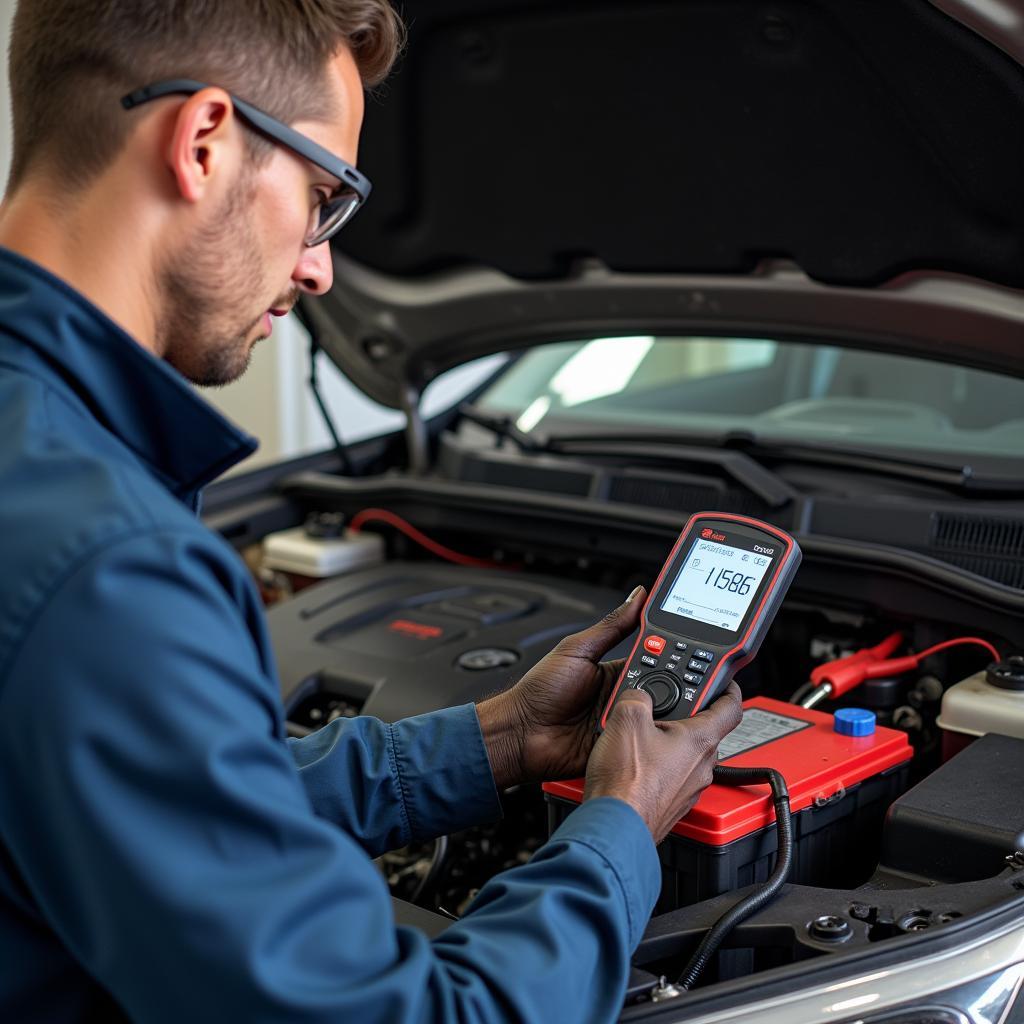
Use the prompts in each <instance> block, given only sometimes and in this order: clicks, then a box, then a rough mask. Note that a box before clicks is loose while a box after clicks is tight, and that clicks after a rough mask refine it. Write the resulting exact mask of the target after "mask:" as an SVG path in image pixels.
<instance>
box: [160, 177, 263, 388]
mask: <svg viewBox="0 0 1024 1024" xmlns="http://www.w3.org/2000/svg"><path fill="white" fill-rule="evenodd" d="M253 193H254V188H253V186H252V185H251V184H248V183H246V182H245V181H242V182H241V183H240V184H239V185H238V187H237V188H235V189H233V190H232V193H231V195H230V196H229V197H228V199H227V201H226V202H225V203H224V206H223V208H222V209H221V210H219V211H218V212H217V214H216V215H215V216H214V217H213V218H212V220H211V222H210V224H208V225H206V226H205V227H203V228H202V229H201V230H200V231H199V232H198V233H197V234H196V236H195V237H194V238H192V239H190V240H189V242H188V244H187V245H186V246H185V247H184V248H183V249H182V250H181V251H179V252H177V253H175V254H174V255H173V256H171V257H169V258H168V259H167V260H166V261H165V263H164V265H163V266H162V267H161V269H160V271H159V276H158V287H159V290H160V295H161V296H162V313H161V316H160V318H159V320H158V323H157V343H158V344H159V345H160V349H159V351H160V352H162V354H163V358H164V359H165V360H166V361H167V362H168V363H170V364H171V366H173V367H174V368H175V369H176V370H177V371H178V372H179V373H181V374H182V375H183V376H184V377H186V378H187V379H188V380H190V381H191V382H192V383H193V384H196V385H198V386H200V387H223V386H224V385H225V384H230V383H231V382H232V381H234V380H237V379H238V378H239V377H241V376H242V374H243V373H245V371H246V369H247V368H248V366H249V360H250V358H251V356H252V348H253V343H252V342H251V340H250V339H251V338H252V333H253V330H254V329H255V327H256V326H257V324H258V323H259V322H260V320H261V319H262V317H263V312H264V311H263V310H261V311H260V312H259V313H258V314H257V315H256V316H255V317H253V316H251V315H250V314H249V313H242V312H240V310H241V309H242V308H243V307H244V306H245V305H248V302H246V300H247V299H248V300H249V302H252V301H254V300H255V299H256V297H258V296H260V295H264V294H265V293H266V289H265V287H264V281H263V273H262V269H261V266H260V258H259V248H258V246H257V243H256V237H255V232H254V231H253V229H252V227H251V224H250V221H249V218H250V216H251V210H252V200H253Z"/></svg>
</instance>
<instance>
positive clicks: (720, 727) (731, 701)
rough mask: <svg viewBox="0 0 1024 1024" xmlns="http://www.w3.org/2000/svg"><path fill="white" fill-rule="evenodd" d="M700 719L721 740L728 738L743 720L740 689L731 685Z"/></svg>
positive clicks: (733, 684)
mask: <svg viewBox="0 0 1024 1024" xmlns="http://www.w3.org/2000/svg"><path fill="white" fill-rule="evenodd" d="M700 718H702V719H703V720H704V721H705V722H706V723H707V725H708V726H709V727H710V728H713V729H714V730H715V733H716V734H717V735H718V736H719V738H720V739H721V738H722V737H725V736H727V735H728V734H729V733H731V732H732V731H733V729H735V728H736V726H737V725H739V724H740V721H741V720H742V718H743V695H742V694H741V693H740V688H739V687H738V686H737V685H736V684H735V683H730V684H729V686H728V688H727V689H726V691H725V692H724V693H723V694H722V695H721V696H720V697H718V698H716V699H715V700H714V701H712V703H711V704H710V705H708V707H707V708H706V709H705V710H704V711H702V712H701V713H700Z"/></svg>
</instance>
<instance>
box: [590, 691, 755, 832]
mask: <svg viewBox="0 0 1024 1024" xmlns="http://www.w3.org/2000/svg"><path fill="white" fill-rule="evenodd" d="M742 717H743V705H742V703H741V700H740V688H739V687H738V686H737V685H736V684H735V683H731V684H730V685H729V689H727V690H726V691H725V693H723V694H722V696H721V697H719V698H718V700H716V701H715V702H714V703H713V704H712V705H711V706H710V707H709V708H707V710H706V711H701V712H699V713H698V714H697V715H695V716H694V717H693V718H687V719H684V720H683V721H680V722H656V721H655V720H654V718H653V716H652V714H651V698H650V696H649V695H648V694H647V693H645V692H644V691H643V690H627V691H626V692H625V693H624V694H623V695H622V696H621V697H620V698H619V699H618V701H617V702H616V704H615V707H614V708H613V709H612V713H611V714H610V715H609V716H608V722H607V724H606V725H605V731H604V732H603V733H602V734H601V737H600V738H599V739H598V741H597V744H596V745H595V746H594V753H593V755H592V756H591V758H590V764H589V766H588V768H587V781H586V786H585V787H584V790H583V799H584V800H589V799H590V798H591V797H598V796H614V797H617V798H618V799H619V800H625V801H626V803H627V804H629V805H630V806H631V807H632V808H633V809H634V810H636V812H637V813H638V814H639V815H640V817H641V818H643V819H644V821H645V822H646V823H647V827H648V828H649V829H650V830H651V835H652V836H654V841H655V842H656V843H660V842H661V840H662V839H664V838H665V836H666V835H668V833H669V831H670V830H671V828H672V826H673V825H675V823H676V822H677V821H678V820H679V819H680V818H681V817H682V816H683V815H684V814H686V813H687V812H688V811H689V810H690V808H691V807H693V805H694V804H695V803H696V802H697V798H698V797H699V796H700V795H701V793H702V792H703V791H704V790H705V789H706V788H707V787H708V786H709V785H710V784H711V772H712V770H713V769H714V767H715V761H716V757H717V753H718V745H719V743H721V742H722V740H723V739H724V738H725V736H727V735H728V734H729V733H730V732H732V730H733V729H735V728H736V726H737V725H739V724H740V719H741V718H742Z"/></svg>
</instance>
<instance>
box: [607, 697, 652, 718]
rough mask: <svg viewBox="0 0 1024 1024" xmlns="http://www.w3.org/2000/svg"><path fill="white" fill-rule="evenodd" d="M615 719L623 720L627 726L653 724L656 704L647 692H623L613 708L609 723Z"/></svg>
mask: <svg viewBox="0 0 1024 1024" xmlns="http://www.w3.org/2000/svg"><path fill="white" fill-rule="evenodd" d="M615 718H618V719H621V720H622V722H623V723H625V724H626V725H632V724H633V723H635V722H637V721H640V722H653V721H654V702H653V701H652V700H651V695H650V694H649V693H648V692H647V691H646V690H633V689H629V690H623V691H622V694H621V696H620V697H619V699H618V700H617V701H616V702H615V706H614V707H613V708H612V713H611V715H609V722H611V720H612V719H615Z"/></svg>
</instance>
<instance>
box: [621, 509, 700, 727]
mask: <svg viewBox="0 0 1024 1024" xmlns="http://www.w3.org/2000/svg"><path fill="white" fill-rule="evenodd" d="M701 518H704V519H710V518H711V516H710V515H708V513H706V512H705V513H698V514H696V515H692V516H690V518H689V519H687V521H686V525H685V526H684V527H683V528H682V530H681V531H680V533H679V536H678V537H677V538H676V542H675V544H674V545H673V546H672V551H671V552H670V553H669V556H668V558H666V559H665V562H664V564H663V565H662V567H661V572H659V573H658V578H657V579H656V580H655V581H654V586H653V587H652V588H651V589H650V590H649V591H648V593H647V600H646V601H644V607H643V611H641V613H640V622H641V626H642V628H641V630H640V632H639V633H638V634H637V638H636V642H635V643H634V644H633V649H632V650H631V651H630V652H629V657H628V658H626V663H625V664H624V665H623V666H622V674H621V675H620V676H619V681H618V682H617V683H616V684H615V689H614V690H612V695H611V696H610V697H609V698H608V703H607V705H606V706H605V709H604V714H603V715H602V716H601V728H602V729H603V728H604V727H605V723H606V722H607V721H608V713H609V712H610V711H611V709H612V704H614V703H615V698H616V697H617V696H618V695H619V690H620V689H622V684H623V682H625V679H626V671H627V669H628V668H629V666H630V664H631V663H632V661H633V655H634V654H636V651H637V648H638V647H639V646H640V644H642V643H643V641H644V639H645V638H646V636H647V627H646V626H645V625H644V624H643V621H644V620H643V616H644V614H645V613H646V611H647V606H648V605H649V604H650V603H651V598H652V597H654V595H655V594H656V593H657V592H658V588H659V587H660V586H661V581H662V580H663V579H664V578H665V573H666V572H668V567H669V566H670V565H671V564H672V563H673V562H674V561H675V557H676V552H678V551H679V548H680V546H681V545H682V543H683V540H684V539H685V538H686V535H687V534H688V533H689V532H690V524H691V523H693V522H694V521H695V520H697V519H701Z"/></svg>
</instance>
